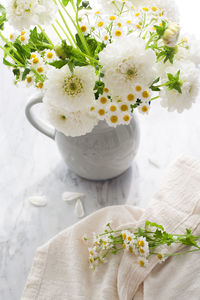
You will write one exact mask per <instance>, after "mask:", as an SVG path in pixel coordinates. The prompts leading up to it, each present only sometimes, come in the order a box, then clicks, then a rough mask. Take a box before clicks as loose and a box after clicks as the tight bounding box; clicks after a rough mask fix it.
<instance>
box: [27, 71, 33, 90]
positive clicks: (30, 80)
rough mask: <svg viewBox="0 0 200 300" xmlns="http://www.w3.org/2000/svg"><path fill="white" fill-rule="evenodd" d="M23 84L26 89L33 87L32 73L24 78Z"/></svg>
mask: <svg viewBox="0 0 200 300" xmlns="http://www.w3.org/2000/svg"><path fill="white" fill-rule="evenodd" d="M25 82H26V86H27V87H30V86H33V85H34V84H35V76H34V73H33V72H30V73H29V74H28V75H27V76H26V79H25Z"/></svg>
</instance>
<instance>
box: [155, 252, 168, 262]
mask: <svg viewBox="0 0 200 300" xmlns="http://www.w3.org/2000/svg"><path fill="white" fill-rule="evenodd" d="M167 254H168V251H167V249H162V250H161V251H159V252H158V254H157V258H158V260H159V263H162V262H164V261H165V260H166V259H167V256H166V255H167Z"/></svg>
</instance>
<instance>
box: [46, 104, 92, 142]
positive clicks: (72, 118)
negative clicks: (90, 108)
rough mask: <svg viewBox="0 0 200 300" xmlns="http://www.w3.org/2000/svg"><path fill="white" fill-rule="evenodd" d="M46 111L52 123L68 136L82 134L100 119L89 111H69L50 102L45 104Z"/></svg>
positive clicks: (87, 131) (89, 130)
mask: <svg viewBox="0 0 200 300" xmlns="http://www.w3.org/2000/svg"><path fill="white" fill-rule="evenodd" d="M44 109H45V113H46V115H47V118H48V120H49V121H50V122H51V124H52V125H53V126H54V127H55V128H56V129H57V130H58V131H59V132H62V133H63V134H65V135H66V136H72V137H74V136H81V135H85V134H87V133H89V132H91V131H92V130H93V128H94V127H95V126H96V125H97V123H98V119H97V118H96V117H95V116H91V115H89V113H88V112H84V111H76V112H69V111H66V110H63V109H58V108H55V107H53V106H52V105H51V104H49V103H48V102H45V105H44Z"/></svg>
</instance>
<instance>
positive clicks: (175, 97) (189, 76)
mask: <svg viewBox="0 0 200 300" xmlns="http://www.w3.org/2000/svg"><path fill="white" fill-rule="evenodd" d="M179 70H180V80H181V83H182V84H181V90H182V93H179V92H178V91H177V90H174V89H173V90H168V89H167V88H164V89H162V91H161V98H162V101H161V105H162V106H163V107H166V108H167V109H168V111H175V110H176V111H178V112H179V113H181V112H183V110H185V109H189V108H190V107H191V106H192V104H193V103H194V102H195V100H196V97H197V95H198V92H199V70H198V69H197V68H196V66H195V65H194V63H192V62H190V61H177V62H175V63H174V65H173V66H171V67H168V68H167V69H166V74H167V73H171V74H173V75H175V74H176V73H177V72H178V71H179ZM166 81H167V78H165V82H166Z"/></svg>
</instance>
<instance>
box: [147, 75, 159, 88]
mask: <svg viewBox="0 0 200 300" xmlns="http://www.w3.org/2000/svg"><path fill="white" fill-rule="evenodd" d="M159 81H160V77H158V78H157V79H155V80H154V81H153V83H152V85H151V86H150V87H149V88H150V89H151V90H152V91H154V92H159V91H160V88H159V86H156V85H155V84H156V83H158V82H159Z"/></svg>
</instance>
